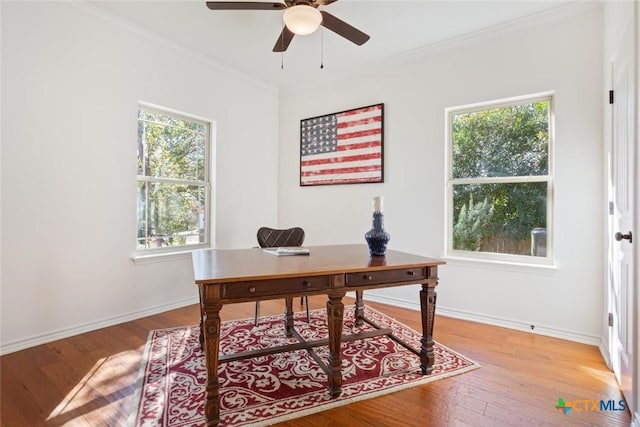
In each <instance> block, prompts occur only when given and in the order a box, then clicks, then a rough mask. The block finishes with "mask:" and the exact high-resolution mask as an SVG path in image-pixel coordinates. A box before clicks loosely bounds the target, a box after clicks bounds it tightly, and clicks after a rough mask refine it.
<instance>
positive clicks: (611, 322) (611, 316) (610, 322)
mask: <svg viewBox="0 0 640 427" xmlns="http://www.w3.org/2000/svg"><path fill="white" fill-rule="evenodd" d="M607 322H608V323H609V326H613V313H609V319H608V320H607Z"/></svg>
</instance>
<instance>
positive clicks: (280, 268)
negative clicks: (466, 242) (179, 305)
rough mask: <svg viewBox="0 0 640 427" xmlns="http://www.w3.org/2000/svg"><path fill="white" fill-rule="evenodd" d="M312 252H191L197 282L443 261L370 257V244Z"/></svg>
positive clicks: (390, 253)
mask: <svg viewBox="0 0 640 427" xmlns="http://www.w3.org/2000/svg"><path fill="white" fill-rule="evenodd" d="M305 247H306V248H309V250H310V254H309V255H292V256H275V255H272V254H268V253H265V252H263V251H262V249H260V248H252V249H206V250H200V251H194V252H193V253H192V259H193V271H194V276H195V282H196V283H198V284H207V283H221V282H239V281H244V280H255V279H258V280H266V279H276V278H284V277H299V276H303V275H304V276H317V275H324V274H342V273H355V272H362V271H377V270H392V269H396V268H407V267H426V266H436V265H441V264H444V263H445V262H444V261H442V260H440V259H435V258H427V257H423V256H419V255H413V254H408V253H404V252H398V251H393V250H387V254H386V256H384V257H371V256H370V255H369V248H368V247H367V245H364V244H363V245H332V246H305Z"/></svg>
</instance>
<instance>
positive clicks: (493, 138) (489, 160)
mask: <svg viewBox="0 0 640 427" xmlns="http://www.w3.org/2000/svg"><path fill="white" fill-rule="evenodd" d="M451 126H452V140H453V178H478V177H501V176H531V175H538V176H539V175H546V174H547V173H548V151H549V101H546V100H545V101H540V102H530V103H526V104H521V105H515V106H510V107H500V108H494V109H490V110H483V111H476V112H469V113H461V114H456V115H453V116H452V123H451Z"/></svg>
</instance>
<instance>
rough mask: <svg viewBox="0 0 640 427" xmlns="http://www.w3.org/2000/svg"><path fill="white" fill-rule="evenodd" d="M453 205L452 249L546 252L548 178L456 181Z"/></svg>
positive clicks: (520, 253) (519, 252)
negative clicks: (463, 183)
mask: <svg viewBox="0 0 640 427" xmlns="http://www.w3.org/2000/svg"><path fill="white" fill-rule="evenodd" d="M453 209H454V214H453V218H454V222H453V249H456V250H466V251H481V252H493V253H503V254H513V255H532V256H543V257H544V256H546V228H547V183H546V182H533V183H520V184H465V185H454V186H453Z"/></svg>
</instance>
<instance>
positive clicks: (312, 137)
mask: <svg viewBox="0 0 640 427" xmlns="http://www.w3.org/2000/svg"><path fill="white" fill-rule="evenodd" d="M383 117H384V104H376V105H370V106H368V107H361V108H356V109H353V110H347V111H342V112H340V113H334V114H327V115H324V116H318V117H312V118H309V119H303V120H300V185H301V186H308V185H326V184H354V183H364V182H383V181H384V174H383V163H384V162H383V157H384V156H383V153H384V150H383V129H384V126H383Z"/></svg>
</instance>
